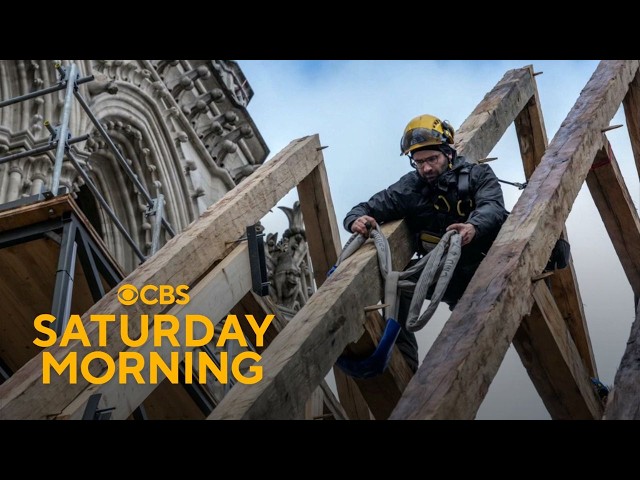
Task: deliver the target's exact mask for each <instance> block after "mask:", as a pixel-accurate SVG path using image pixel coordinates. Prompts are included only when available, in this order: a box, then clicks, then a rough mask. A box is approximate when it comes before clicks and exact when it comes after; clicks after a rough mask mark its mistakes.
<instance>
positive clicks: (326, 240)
mask: <svg viewBox="0 0 640 480" xmlns="http://www.w3.org/2000/svg"><path fill="white" fill-rule="evenodd" d="M298 198H299V199H300V208H301V210H302V219H303V221H304V228H305V232H306V237H307V244H308V245H309V254H310V255H311V261H312V263H313V274H314V277H315V279H316V285H317V286H318V287H320V285H322V284H323V283H324V281H325V280H326V278H327V272H328V271H329V269H330V268H331V267H332V266H333V265H335V263H336V260H337V259H338V255H339V254H340V251H341V250H342V247H341V246H340V245H341V242H340V231H339V229H338V222H337V220H336V214H335V210H334V208H333V200H332V199H331V191H330V189H329V180H328V179H327V170H326V168H325V165H324V162H321V163H320V164H318V166H317V167H316V168H314V169H313V171H312V172H311V173H310V174H309V175H308V176H307V177H306V178H305V179H304V180H302V181H301V182H300V184H299V185H298Z"/></svg>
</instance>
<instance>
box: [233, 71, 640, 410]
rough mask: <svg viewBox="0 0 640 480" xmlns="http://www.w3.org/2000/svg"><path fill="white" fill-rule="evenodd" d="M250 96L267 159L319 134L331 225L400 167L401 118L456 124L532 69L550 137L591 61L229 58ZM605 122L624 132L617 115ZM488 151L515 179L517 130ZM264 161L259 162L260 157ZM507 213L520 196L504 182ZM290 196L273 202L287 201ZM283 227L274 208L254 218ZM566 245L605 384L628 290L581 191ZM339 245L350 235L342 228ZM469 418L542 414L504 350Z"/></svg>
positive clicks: (436, 325)
mask: <svg viewBox="0 0 640 480" xmlns="http://www.w3.org/2000/svg"><path fill="white" fill-rule="evenodd" d="M238 63H239V65H240V67H241V68H242V70H243V72H244V73H245V75H246V77H247V79H248V81H249V83H250V85H251V87H252V88H253V90H254V97H253V99H252V101H251V103H250V104H249V107H248V110H249V113H250V115H251V116H252V118H253V120H254V121H255V123H256V125H257V127H258V129H259V130H260V133H261V134H262V136H263V137H264V139H265V141H266V143H267V145H268V146H269V148H270V150H271V153H270V157H269V158H271V157H273V156H274V155H275V154H277V153H278V152H279V151H280V150H281V149H282V148H284V147H285V146H286V145H287V144H288V143H289V142H290V141H292V140H294V139H296V138H300V137H303V136H306V135H310V134H316V133H317V134H319V136H320V141H321V144H322V145H328V146H329V148H327V149H325V150H323V154H324V159H325V162H326V167H327V173H328V176H329V183H330V188H331V195H332V198H333V202H334V208H335V212H336V216H337V218H338V222H339V223H340V224H342V219H343V218H344V216H345V214H346V213H347V212H348V211H349V210H350V209H351V207H353V206H354V205H355V204H357V203H359V202H361V201H365V200H367V199H368V198H369V197H370V196H371V195H372V194H374V193H375V192H377V191H379V190H381V189H384V188H386V187H387V186H388V185H389V184H391V183H393V182H395V181H396V180H397V179H398V178H399V177H400V176H402V175H403V174H404V173H406V172H407V171H409V169H410V167H409V164H408V161H407V159H406V157H400V152H399V141H400V136H401V134H402V132H403V130H404V127H405V125H406V124H407V122H408V121H409V120H410V119H411V118H413V117H415V116H417V115H420V114H423V113H429V114H432V115H435V116H438V117H440V118H441V119H447V120H449V121H450V122H451V124H452V125H453V126H454V128H456V129H457V128H458V127H459V126H460V125H461V124H462V122H463V121H464V120H465V119H466V118H467V116H468V115H469V114H470V113H471V111H472V110H473V109H474V108H475V106H476V105H477V104H478V103H479V102H480V101H481V100H482V98H483V97H484V95H485V94H486V93H488V92H489V91H490V90H491V89H492V88H493V86H494V85H495V84H496V83H497V82H498V81H499V80H500V79H501V78H502V77H503V76H504V74H505V72H506V71H507V70H509V69H512V68H521V67H524V66H527V65H533V67H534V70H535V71H536V72H543V73H542V74H541V75H538V76H536V81H537V86H538V92H539V95H540V101H541V104H542V112H543V115H544V121H545V125H546V129H547V135H548V138H549V141H551V140H552V138H553V136H554V134H555V132H556V131H557V130H558V128H559V126H560V124H561V123H562V121H563V120H564V118H565V117H566V115H567V114H568V112H569V110H570V109H571V107H572V106H573V104H574V103H575V101H576V99H577V98H578V96H579V94H580V91H581V90H582V88H583V87H584V86H585V84H586V83H587V81H588V80H589V78H590V76H591V75H592V73H593V72H594V70H595V68H596V67H597V65H598V61H596V60H551V61H549V60H544V61H540V60H488V61H478V60H474V61H446V60H438V61H407V60H402V61H400V60H388V61H387V60H384V61H383V60H373V61H344V60H341V61H317V60H316V61H291V60H251V61H243V60H240V61H238ZM611 124H612V125H613V124H623V125H626V121H625V119H624V114H623V112H622V109H620V111H619V112H618V113H617V114H616V116H615V117H614V119H613V120H612V122H611ZM607 137H608V138H609V141H610V142H611V143H612V145H613V150H614V152H615V154H616V157H617V159H618V162H619V164H620V168H621V171H622V174H623V176H624V178H625V179H626V182H627V188H628V189H629V192H630V194H631V198H632V199H633V200H634V202H636V204H637V202H638V198H639V186H638V181H637V178H638V173H637V171H636V169H635V165H634V164H633V156H632V154H631V149H630V145H629V139H628V134H627V132H626V128H620V129H617V130H613V131H611V132H608V133H607ZM490 156H494V157H498V160H496V161H493V162H491V166H492V168H493V169H494V171H495V172H496V174H497V175H498V177H499V178H501V179H504V180H508V181H512V182H523V181H524V173H523V169H522V160H521V158H520V152H519V149H518V143H517V138H516V134H515V130H514V128H513V126H512V127H510V128H509V129H508V130H507V132H506V133H505V135H504V136H503V138H502V139H501V140H500V142H499V143H498V145H497V146H496V147H495V148H494V150H493V151H492V152H491V154H490ZM267 161H268V160H267ZM503 191H504V195H505V203H506V205H507V209H509V210H510V209H511V208H512V207H513V205H514V204H515V202H516V201H517V199H518V197H519V195H520V193H521V191H519V190H518V189H517V188H515V187H512V186H509V185H503ZM295 199H296V196H295V192H292V193H291V194H289V195H287V196H286V197H285V198H284V199H283V201H282V202H281V205H288V206H291V204H292V203H293V202H294V201H295ZM263 223H264V224H265V227H266V230H267V231H268V232H273V231H280V232H282V231H283V230H284V228H286V226H287V221H286V217H285V215H284V213H282V212H281V211H280V210H278V209H274V211H273V213H272V214H269V215H268V216H267V217H266V218H265V219H264V221H263ZM567 230H568V234H569V241H570V243H571V250H572V256H573V259H574V264H575V270H576V273H577V276H578V282H579V286H580V292H581V295H582V299H583V303H584V310H585V314H586V317H587V323H588V328H589V331H590V335H591V339H592V343H593V349H594V354H595V356H596V362H597V365H598V371H599V376H600V379H601V380H602V381H603V382H604V383H605V384H607V385H611V384H613V380H614V376H615V372H616V370H617V368H618V365H619V362H620V358H621V357H622V354H623V352H624V348H625V346H626V342H627V340H628V336H629V331H630V328H631V323H632V322H633V318H634V309H633V294H632V293H631V288H630V287H629V284H628V282H627V280H626V277H625V275H624V273H623V271H622V268H621V266H620V262H619V260H618V259H617V257H616V255H615V252H614V250H613V247H612V246H611V241H610V240H609V237H608V235H607V233H606V230H605V228H604V226H603V223H602V220H601V219H600V216H599V214H598V212H597V209H596V208H595V206H594V204H593V200H592V199H591V196H590V194H589V191H588V189H587V188H586V186H584V187H583V189H582V190H581V192H580V194H579V195H578V198H577V200H576V202H575V203H574V206H573V209H572V211H571V213H570V215H569V218H568V221H567ZM341 234H342V240H343V244H344V242H345V241H346V240H347V239H348V237H349V233H348V232H346V231H344V230H343V231H342V232H341ZM448 315H449V311H448V309H447V308H446V306H441V307H440V308H439V310H438V312H437V314H436V316H434V318H433V319H432V320H431V321H430V323H429V324H428V325H427V326H426V327H425V328H424V329H423V330H421V331H420V332H418V339H419V343H420V358H424V356H425V355H426V353H427V350H428V348H429V346H430V345H431V343H432V342H433V340H434V339H435V337H436V336H437V334H438V332H439V330H440V329H441V328H442V325H443V324H444V322H445V321H446V320H447V318H448ZM477 418H478V419H543V418H549V415H548V414H547V412H546V410H545V408H544V406H543V405H542V402H541V400H540V399H539V397H538V395H537V393H536V391H535V390H534V388H533V386H532V384H531V382H530V380H529V379H528V376H527V373H526V371H525V370H524V368H523V367H522V364H521V363H520V359H519V358H518V356H517V354H516V353H515V351H514V350H513V348H511V349H510V350H509V352H508V353H507V356H506V357H505V361H504V362H503V365H502V367H501V368H500V370H499V372H498V375H497V376H496V378H495V379H494V382H493V383H492V385H491V387H490V389H489V393H488V395H487V397H486V398H485V401H484V403H483V405H482V407H481V408H480V410H479V412H478V416H477Z"/></svg>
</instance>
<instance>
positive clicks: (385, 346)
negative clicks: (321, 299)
mask: <svg viewBox="0 0 640 480" xmlns="http://www.w3.org/2000/svg"><path fill="white" fill-rule="evenodd" d="M370 236H371V238H372V239H373V242H374V245H375V247H376V251H377V253H378V264H379V266H380V274H381V275H382V279H383V283H384V300H383V301H384V303H386V304H387V306H386V307H384V319H385V320H386V326H385V330H384V333H383V335H382V338H381V339H380V342H379V343H378V346H377V347H376V350H375V351H374V352H373V353H372V354H371V355H370V356H369V357H367V358H364V359H355V358H349V357H345V356H344V355H342V356H340V357H339V358H338V361H337V362H336V363H337V364H338V366H339V367H340V368H341V369H342V370H344V371H345V373H347V374H348V375H351V376H352V377H356V378H370V377H374V376H376V375H379V374H381V373H382V372H384V370H385V369H386V368H387V366H388V364H389V360H390V359H391V352H392V351H393V345H394V344H395V341H396V339H397V338H398V334H399V333H400V329H401V326H400V324H399V323H398V321H397V320H396V319H397V318H398V311H399V308H400V302H399V300H398V299H399V295H398V293H399V292H400V291H408V292H413V296H412V298H411V305H410V307H409V314H408V316H407V323H406V329H407V330H408V331H410V332H416V331H418V330H420V329H421V328H422V327H424V326H425V325H426V324H427V322H428V321H429V320H430V319H431V317H432V316H433V314H434V313H435V311H436V309H437V308H438V304H439V303H440V301H441V300H442V297H443V296H444V293H445V291H446V290H447V286H448V285H449V281H450V280H451V276H452V275H453V271H454V269H455V267H456V265H457V264H458V260H459V259H460V252H461V248H462V247H461V237H460V234H458V232H457V231H455V230H450V231H448V232H446V233H445V234H444V235H443V236H442V238H441V239H440V241H439V242H438V244H437V245H436V246H435V248H434V249H433V250H431V251H430V252H429V253H427V254H426V255H425V256H423V257H422V258H420V259H419V260H418V261H417V262H416V263H415V264H414V265H412V266H411V267H409V268H408V269H406V270H404V271H401V272H399V271H393V270H392V266H391V265H392V264H391V249H390V247H389V242H388V240H387V237H385V235H384V234H383V233H382V232H381V231H380V228H379V227H378V226H377V225H376V227H375V228H373V229H371V231H370ZM366 241H367V237H365V236H364V235H361V234H359V233H354V234H353V235H352V236H351V238H349V240H348V241H347V243H346V244H345V246H344V248H343V249H342V252H341V253H340V256H339V257H338V260H337V262H336V264H335V265H334V266H333V268H332V269H331V270H330V271H329V273H328V276H329V275H331V274H332V273H333V272H334V271H335V269H336V268H337V267H338V265H340V263H342V262H343V261H344V260H345V259H347V258H349V257H350V256H351V255H353V253H354V252H356V251H357V250H358V249H359V248H360V247H361V246H362V245H364V243H365V242H366ZM420 271H421V272H422V273H421V274H420V277H419V278H418V280H417V281H416V282H413V281H411V280H409V279H408V278H409V277H411V276H413V275H414V274H416V273H417V272H420ZM434 284H435V287H434V290H433V293H432V295H431V301H430V303H429V306H428V307H427V309H426V310H425V311H424V313H422V315H420V311H421V309H422V305H423V303H424V300H425V298H426V296H427V292H428V290H429V288H431V286H433V285H434Z"/></svg>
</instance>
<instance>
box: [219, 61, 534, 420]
mask: <svg viewBox="0 0 640 480" xmlns="http://www.w3.org/2000/svg"><path fill="white" fill-rule="evenodd" d="M531 83H532V77H531V74H530V72H529V71H528V70H527V69H518V70H510V71H509V72H507V73H506V74H505V76H504V77H503V79H502V80H501V81H500V82H499V83H498V84H497V85H496V87H495V88H494V89H493V90H492V92H490V94H488V95H487V96H486V97H485V98H484V100H483V101H482V102H481V103H480V105H479V106H478V108H476V110H474V113H473V114H472V115H471V116H470V117H469V118H468V119H467V120H466V121H465V122H464V123H463V125H462V126H461V127H460V130H459V133H458V135H457V138H458V143H457V144H456V148H457V150H458V152H460V154H465V155H467V157H468V158H469V159H471V160H472V159H480V158H483V157H486V156H487V154H488V153H489V152H490V151H491V149H492V148H493V146H494V145H495V144H496V143H497V142H498V140H499V139H500V137H501V136H502V135H503V133H504V132H505V130H506V129H507V127H508V125H509V124H510V123H511V122H512V121H513V119H514V118H515V116H516V115H517V114H518V112H520V110H522V108H523V107H524V105H525V104H526V103H527V101H528V100H529V98H530V97H531V95H532V92H533V90H532V88H533V87H532V85H531ZM527 95H528V96H527ZM400 228H401V229H402V231H403V232H404V233H399V229H400ZM383 232H384V233H385V234H386V235H387V237H388V238H389V243H390V245H391V252H392V257H393V258H394V262H396V263H397V264H398V265H400V267H397V266H396V267H394V268H404V266H405V265H406V264H407V261H408V260H409V258H410V257H411V253H412V252H411V249H410V239H409V234H408V230H406V226H405V225H404V222H400V223H399V225H398V222H393V223H390V224H387V225H385V226H384V227H383ZM403 262H404V263H403ZM379 277H380V275H379V268H378V264H377V257H376V254H375V253H374V251H373V249H372V248H371V246H370V245H369V246H365V247H363V249H361V250H360V251H359V252H356V254H354V255H353V256H352V257H350V258H349V259H347V260H346V261H345V262H344V264H342V265H341V266H340V268H338V270H337V271H336V272H334V274H333V275H332V277H331V280H330V281H328V282H325V284H324V285H323V286H322V287H321V288H320V289H319V290H318V291H317V292H316V293H315V294H314V295H313V296H312V297H311V298H310V300H309V302H308V303H307V304H306V305H305V306H304V307H303V308H302V310H300V312H298V313H297V315H296V316H295V317H294V319H293V320H292V321H291V322H290V323H289V325H287V327H286V328H285V329H284V330H283V332H282V333H281V334H280V335H279V336H278V338H276V340H275V341H274V343H273V344H272V346H271V347H269V348H268V349H267V351H266V352H265V355H264V357H263V367H264V372H265V376H264V378H263V380H262V381H261V382H260V383H259V384H256V385H253V386H251V388H247V387H248V386H245V385H235V386H234V388H233V389H232V390H231V392H229V394H228V395H227V396H226V397H225V398H224V399H223V401H222V402H221V403H220V405H218V407H217V408H216V410H215V411H214V412H213V414H212V415H211V416H209V418H210V419H222V418H292V417H295V415H297V414H298V412H299V411H300V409H301V408H302V405H303V403H304V400H305V399H306V396H308V395H309V393H310V392H311V390H312V389H313V388H314V387H315V385H317V384H318V382H319V380H320V379H321V378H323V375H324V374H326V372H327V371H328V368H329V367H330V364H331V363H332V362H333V361H335V359H337V357H338V355H339V354H340V353H342V350H343V349H344V347H345V346H346V345H347V344H348V343H350V342H353V341H355V340H357V339H358V337H359V335H358V334H359V333H361V332H362V324H363V321H364V314H363V310H362V309H363V307H364V306H366V305H372V304H375V303H376V302H377V301H378V300H379V299H380V298H381V283H380V278H379ZM356 293H357V294H356ZM276 346H277V348H276Z"/></svg>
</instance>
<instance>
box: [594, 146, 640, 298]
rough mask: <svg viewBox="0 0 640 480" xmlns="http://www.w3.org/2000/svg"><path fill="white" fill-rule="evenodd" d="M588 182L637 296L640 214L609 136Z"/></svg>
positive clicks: (639, 263)
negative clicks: (639, 216)
mask: <svg viewBox="0 0 640 480" xmlns="http://www.w3.org/2000/svg"><path fill="white" fill-rule="evenodd" d="M587 185H588V186H589V191H590V192H591V196H592V197H593V201H594V202H595V204H596V207H598V211H599V212H600V216H601V217H602V221H603V222H604V225H605V227H606V228H607V233H608V234H609V238H611V242H612V243H613V248H614V249H615V251H616V253H617V254H618V258H619V259H620V263H621V264H622V269H623V270H624V273H625V274H626V275H627V279H628V280H629V284H630V285H631V289H632V290H633V293H634V294H635V296H636V298H637V297H638V296H639V295H640V248H639V247H638V245H640V218H638V212H637V210H636V207H635V205H634V203H633V200H632V199H631V195H629V190H628V189H627V186H626V184H625V182H624V178H622V173H621V172H620V167H619V166H618V162H617V161H616V157H615V155H614V154H613V150H612V149H611V144H609V142H608V141H606V140H605V146H604V147H603V148H602V149H600V150H599V151H598V153H597V155H596V157H595V160H594V161H593V168H592V169H591V170H590V171H589V175H587Z"/></svg>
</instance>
